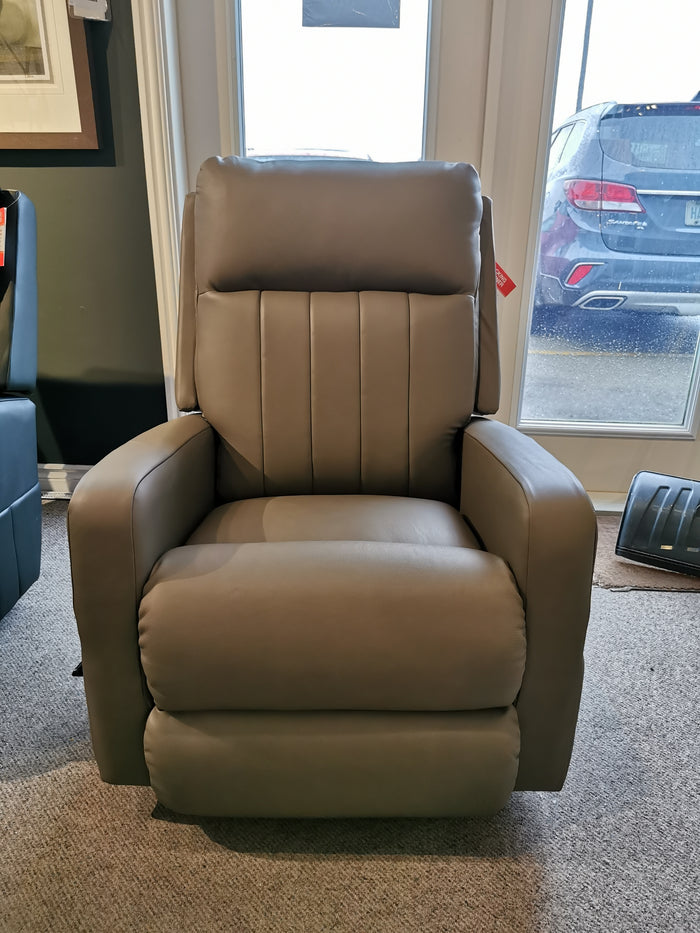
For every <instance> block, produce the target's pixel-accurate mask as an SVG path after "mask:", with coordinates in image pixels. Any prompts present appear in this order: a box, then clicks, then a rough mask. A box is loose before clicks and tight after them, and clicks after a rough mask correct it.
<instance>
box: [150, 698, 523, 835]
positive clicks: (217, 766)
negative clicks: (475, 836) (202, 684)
mask: <svg viewBox="0 0 700 933" xmlns="http://www.w3.org/2000/svg"><path fill="white" fill-rule="evenodd" d="M518 745H519V737H518V722H517V716H516V715H515V712H514V710H513V707H512V706H511V707H508V708H507V709H504V710H482V711H481V712H478V713H378V712H372V713H355V712H345V713H326V712H323V711H319V712H314V713H264V712H256V713H232V712H212V713H179V714H172V713H164V712H161V711H160V710H154V711H153V713H152V714H151V716H150V717H149V719H148V723H147V725H146V734H145V747H146V760H147V762H148V767H149V771H150V775H151V782H152V785H153V789H154V790H155V792H156V794H157V796H158V799H159V800H160V801H161V802H162V803H164V804H165V805H166V806H168V807H171V808H172V809H173V810H176V811H179V812H181V813H194V814H197V815H201V816H208V815H211V814H212V813H221V812H224V813H236V814H238V815H239V816H259V815H260V814H261V813H264V814H265V815H266V816H270V817H290V816H299V815H301V814H303V815H304V816H307V817H326V816H328V815H329V814H332V815H333V816H336V817H357V816H362V817H367V816H406V815H407V814H410V815H411V816H423V817H426V816H440V817H444V816H463V815H464V814H465V813H468V814H470V815H471V816H488V815H490V814H492V813H495V812H496V811H497V810H500V809H501V807H503V806H504V805H505V804H506V803H507V801H508V796H509V794H510V791H511V788H512V786H513V781H514V780H515V775H516V772H517V770H518ZM281 776H282V777H281Z"/></svg>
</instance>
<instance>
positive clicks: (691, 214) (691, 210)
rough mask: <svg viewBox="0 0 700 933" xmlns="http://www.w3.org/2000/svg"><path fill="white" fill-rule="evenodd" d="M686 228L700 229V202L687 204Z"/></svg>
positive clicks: (687, 202) (688, 202)
mask: <svg viewBox="0 0 700 933" xmlns="http://www.w3.org/2000/svg"><path fill="white" fill-rule="evenodd" d="M685 225H686V227H700V201H686V202H685Z"/></svg>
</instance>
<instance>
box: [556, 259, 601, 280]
mask: <svg viewBox="0 0 700 933" xmlns="http://www.w3.org/2000/svg"><path fill="white" fill-rule="evenodd" d="M594 265H598V263H592V262H580V263H579V264H578V265H577V266H574V268H573V269H572V270H571V272H570V273H569V276H568V278H567V280H566V282H565V283H564V284H565V285H578V283H579V282H580V281H582V279H585V278H586V276H587V275H588V273H589V272H590V271H591V269H592V268H593V266H594Z"/></svg>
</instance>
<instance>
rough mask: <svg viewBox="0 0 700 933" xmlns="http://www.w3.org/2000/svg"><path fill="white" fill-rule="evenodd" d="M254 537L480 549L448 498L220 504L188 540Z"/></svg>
mask: <svg viewBox="0 0 700 933" xmlns="http://www.w3.org/2000/svg"><path fill="white" fill-rule="evenodd" d="M252 541H387V542H393V543H397V544H442V545H452V546H455V547H468V548H478V547H479V543H478V541H477V540H476V538H475V537H474V535H473V534H472V532H471V531H470V530H469V526H468V525H467V523H466V522H465V521H464V519H463V518H462V516H461V515H460V513H459V512H458V511H457V510H456V509H454V508H452V506H451V505H447V504H446V503H445V502H436V501H434V500H432V499H409V498H404V497H402V496H363V495H349V496H322V495H318V496H275V497H272V498H263V499H242V500H240V501H238V502H229V503H227V504H226V505H222V506H219V508H217V509H214V511H213V512H212V513H211V514H210V515H208V516H207V518H205V519H204V521H203V522H202V524H201V525H200V526H199V527H198V528H197V529H196V530H195V532H194V534H193V535H192V536H191V537H190V539H189V541H188V542H187V543H188V544H213V543H217V544H224V543H228V544H243V543H245V542H252Z"/></svg>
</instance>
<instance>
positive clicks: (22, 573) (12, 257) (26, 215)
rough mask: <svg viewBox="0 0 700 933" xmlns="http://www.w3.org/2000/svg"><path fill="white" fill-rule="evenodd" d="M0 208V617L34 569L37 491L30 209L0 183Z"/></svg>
mask: <svg viewBox="0 0 700 933" xmlns="http://www.w3.org/2000/svg"><path fill="white" fill-rule="evenodd" d="M0 209H4V228H5V229H4V233H5V236H4V250H3V251H2V252H3V255H2V265H0V617H2V616H4V615H5V613H6V612H7V611H8V610H9V609H11V608H12V606H13V605H14V604H15V603H16V602H17V600H18V599H19V598H20V596H21V595H22V594H23V593H24V592H25V591H26V590H27V589H28V588H29V587H30V586H31V585H32V583H34V581H35V580H36V579H37V577H38V576H39V563H40V554H41V493H40V490H39V480H38V474H37V452H36V414H35V409H34V403H33V402H32V401H31V400H30V399H29V398H28V395H29V393H30V392H31V391H32V389H33V388H34V384H35V382H36V336H37V334H36V330H37V307H36V297H37V296H36V215H35V212H34V205H33V204H32V203H31V201H30V200H29V199H28V198H27V197H26V196H25V195H23V194H21V193H19V192H17V191H0ZM0 219H1V218H0ZM0 239H1V238H0ZM0 245H2V244H0Z"/></svg>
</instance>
